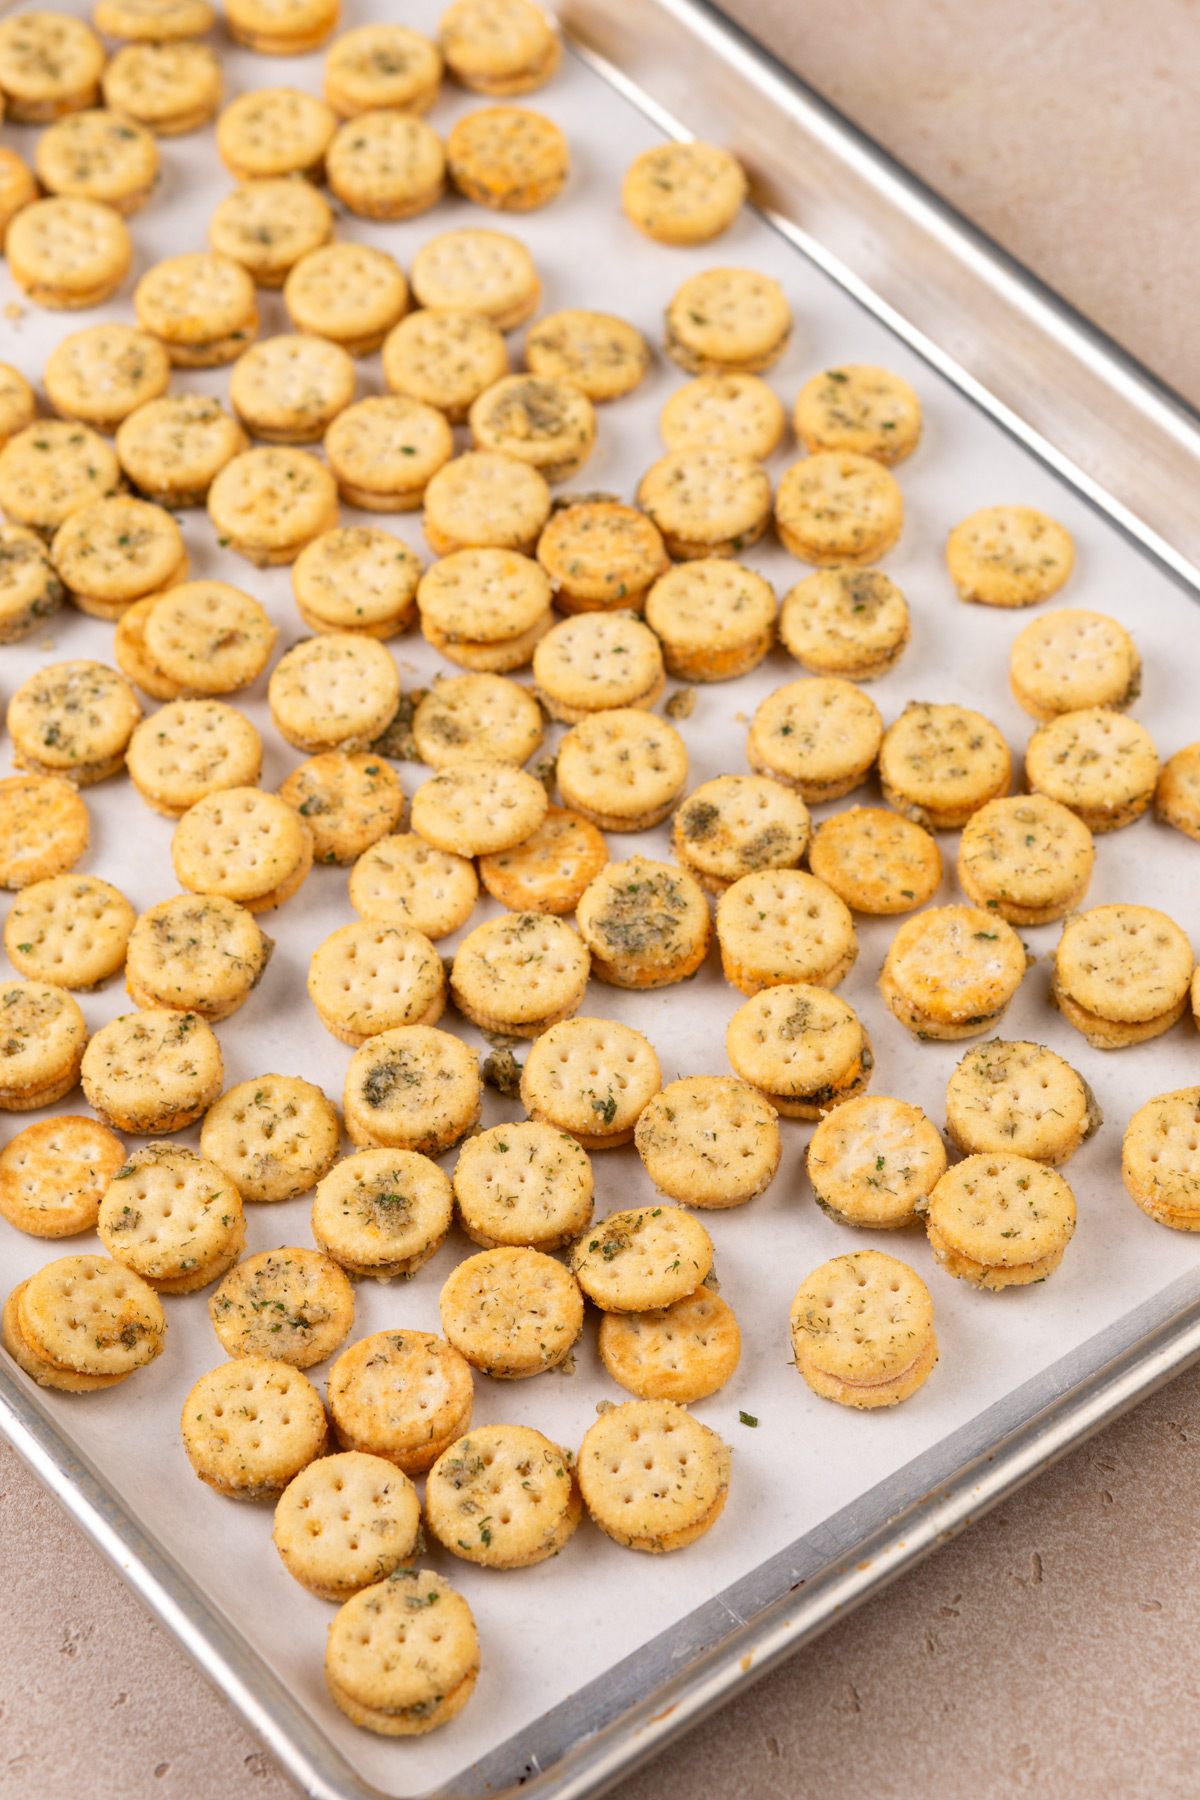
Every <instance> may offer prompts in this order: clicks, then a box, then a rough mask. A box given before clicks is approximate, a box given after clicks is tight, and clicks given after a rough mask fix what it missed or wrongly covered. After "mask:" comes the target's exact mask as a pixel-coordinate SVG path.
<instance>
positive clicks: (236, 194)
mask: <svg viewBox="0 0 1200 1800" xmlns="http://www.w3.org/2000/svg"><path fill="white" fill-rule="evenodd" d="M335 141H336V140H335ZM330 149H331V151H332V149H333V146H332V145H331V146H330ZM332 236H333V213H332V212H331V210H330V207H329V202H328V201H327V200H326V199H325V196H324V195H323V194H322V193H321V192H320V191H319V189H317V188H316V187H314V186H313V184H312V183H311V182H308V181H295V180H293V179H292V178H291V176H288V175H284V176H276V177H273V178H268V179H260V180H256V181H244V182H243V183H242V185H241V186H240V187H237V188H235V189H234V190H233V192H232V193H231V194H227V195H226V196H225V198H224V200H222V201H221V202H220V203H219V204H218V205H217V207H216V208H215V209H214V211H213V214H212V217H211V218H210V220H209V222H208V241H209V243H210V244H211V245H212V247H213V249H214V250H215V251H217V253H218V254H219V255H221V256H230V257H232V258H233V260H234V261H235V262H240V263H241V264H242V266H243V267H244V268H245V269H247V270H248V271H249V273H250V274H251V275H252V276H253V278H254V280H255V282H256V283H257V285H258V286H259V287H264V288H281V287H282V286H283V284H284V282H285V280H286V279H287V274H288V270H289V269H291V268H293V267H294V266H295V264H296V263H298V262H299V261H300V258H301V257H302V256H305V255H307V253H308V252H309V251H310V250H316V249H317V248H318V246H319V245H321V244H327V243H328V242H329V240H330V238H331V237H332Z"/></svg>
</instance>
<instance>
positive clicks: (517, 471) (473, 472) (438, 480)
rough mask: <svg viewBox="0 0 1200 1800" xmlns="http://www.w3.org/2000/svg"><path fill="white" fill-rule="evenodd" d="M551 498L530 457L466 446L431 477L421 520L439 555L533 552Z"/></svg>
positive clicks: (546, 515) (546, 485)
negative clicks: (479, 551)
mask: <svg viewBox="0 0 1200 1800" xmlns="http://www.w3.org/2000/svg"><path fill="white" fill-rule="evenodd" d="M418 316H419V317H422V316H424V315H418ZM550 504H551V503H550V488H549V485H548V483H547V481H546V478H545V476H544V475H539V473H538V471H537V470H536V469H531V468H530V467H529V465H528V464H527V463H521V462H517V460H516V458H515V457H512V456H504V455H502V454H501V453H500V452H498V451H492V450H468V451H465V452H464V454H463V455H462V456H455V457H453V458H451V460H450V461H449V462H448V463H445V464H443V466H442V467H441V468H440V469H439V470H438V472H437V474H436V475H435V476H434V477H433V479H432V480H431V481H430V483H429V485H428V487H427V488H426V489H425V513H424V517H423V518H422V520H421V524H422V526H423V528H424V531H425V536H426V538H427V539H428V540H429V546H430V548H431V549H432V550H433V552H434V553H435V555H437V556H452V555H453V554H454V552H455V551H456V550H474V549H494V550H515V551H517V552H519V553H520V554H522V555H532V553H533V551H534V549H535V548H536V546H537V542H538V538H539V535H540V533H541V530H542V527H543V526H544V525H545V523H546V520H547V519H548V518H549V517H550Z"/></svg>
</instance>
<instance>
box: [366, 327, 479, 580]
mask: <svg viewBox="0 0 1200 1800" xmlns="http://www.w3.org/2000/svg"><path fill="white" fill-rule="evenodd" d="M508 372H509V363H508V347H507V345H506V344H505V342H504V337H503V334H502V333H501V332H500V331H499V330H498V329H497V328H496V326H495V325H493V324H492V322H491V320H490V319H484V318H481V317H480V316H479V314H478V313H472V312H451V311H444V310H442V309H440V308H439V309H437V310H435V311H430V310H428V309H427V308H426V309H422V310H421V311H419V312H414V313H409V315H408V317H407V318H405V319H401V320H400V322H399V324H398V325H396V326H395V327H394V328H393V329H392V330H391V331H390V332H389V333H388V335H387V337H386V339H385V340H384V345H383V378H384V380H385V381H386V382H387V385H388V387H389V388H390V389H391V390H392V392H393V393H394V394H407V395H408V397H409V399H410V400H420V401H422V402H423V403H424V404H425V405H426V406H436V407H437V409H438V411H439V412H441V413H444V414H445V416H446V418H447V419H448V420H449V421H450V423H451V424H452V425H463V424H465V423H466V418H467V414H468V412H469V411H470V409H471V407H472V405H473V404H474V402H475V401H476V400H478V398H479V396H480V394H482V393H483V391H484V389H485V388H489V387H491V385H492V383H493V382H494V381H499V380H500V379H501V377H502V376H504V375H507V374H508ZM428 504H429V496H428V493H427V494H426V505H428ZM434 547H435V548H437V546H436V545H435V546H434Z"/></svg>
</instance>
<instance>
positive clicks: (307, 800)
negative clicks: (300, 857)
mask: <svg viewBox="0 0 1200 1800" xmlns="http://www.w3.org/2000/svg"><path fill="white" fill-rule="evenodd" d="M279 797H280V799H281V800H286V801H287V803H288V805H289V806H294V807H295V809H296V811H297V812H298V813H299V814H300V817H301V818H302V819H303V820H304V821H305V822H306V824H307V825H308V829H309V830H310V832H311V833H312V840H313V856H314V859H315V860H316V861H317V862H321V863H350V862H355V861H357V859H358V858H359V857H360V856H361V855H362V854H363V852H364V851H366V850H369V849H370V848H371V845H372V844H375V843H378V841H379V839H380V838H381V837H386V836H387V835H388V833H389V832H392V831H394V830H395V829H396V827H397V825H399V824H400V823H401V821H402V820H403V817H404V789H403V788H402V787H401V786H400V778H399V776H398V775H396V774H395V773H394V772H393V770H391V769H390V768H389V767H388V765H387V763H385V762H384V761H383V759H382V757H380V756H376V755H373V754H372V752H371V751H369V750H350V751H347V750H324V751H322V752H321V753H320V754H319V755H318V756H310V757H309V759H308V761H307V762H302V763H301V764H300V767H299V768H298V769H293V770H292V772H291V774H290V775H289V776H288V778H287V780H286V781H285V782H284V783H283V785H282V787H281V788H280V790H279Z"/></svg>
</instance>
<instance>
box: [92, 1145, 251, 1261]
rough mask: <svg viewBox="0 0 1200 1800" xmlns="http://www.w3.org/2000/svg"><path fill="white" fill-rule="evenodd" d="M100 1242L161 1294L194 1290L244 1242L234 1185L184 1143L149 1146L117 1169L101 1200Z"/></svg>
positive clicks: (238, 1251)
mask: <svg viewBox="0 0 1200 1800" xmlns="http://www.w3.org/2000/svg"><path fill="white" fill-rule="evenodd" d="M96 1230H97V1231H98V1233H99V1234H100V1242H101V1243H102V1244H103V1245H104V1248H105V1249H106V1250H107V1251H108V1254H109V1255H110V1256H111V1257H112V1258H113V1259H114V1261H116V1262H119V1263H123V1264H124V1265H125V1267H126V1268H127V1269H132V1270H133V1271H134V1273H135V1274H137V1275H140V1276H141V1278H142V1280H143V1281H146V1282H149V1284H150V1286H151V1287H152V1288H155V1289H157V1291H158V1292H159V1293H160V1294H191V1293H194V1292H195V1291H196V1289H197V1288H202V1287H207V1286H208V1284H209V1282H210V1281H215V1280H216V1279H217V1277H218V1276H220V1275H223V1274H224V1273H225V1271H226V1269H228V1268H230V1267H231V1266H232V1264H233V1263H235V1262H236V1261H237V1259H238V1257H239V1256H240V1255H241V1253H242V1251H243V1249H244V1248H245V1245H246V1228H245V1221H244V1219H243V1217H242V1203H241V1200H240V1199H239V1198H238V1193H237V1189H236V1188H235V1187H234V1186H233V1184H232V1182H230V1181H229V1180H228V1179H227V1178H226V1177H225V1175H223V1173H222V1172H221V1170H220V1169H218V1168H217V1167H216V1165H215V1164H214V1163H210V1162H209V1161H207V1159H206V1158H205V1157H203V1156H197V1155H196V1152H195V1151H194V1150H187V1149H185V1148H184V1146H183V1145H182V1144H149V1145H147V1147H146V1148H145V1149H144V1150H137V1151H135V1152H134V1154H133V1155H132V1156H131V1157H130V1158H129V1161H128V1162H127V1163H124V1164H122V1166H121V1167H120V1168H119V1169H118V1170H117V1172H116V1174H115V1175H114V1176H113V1178H112V1180H111V1181H110V1182H109V1184H108V1187H107V1188H106V1189H105V1191H104V1197H103V1199H102V1200H101V1202H100V1213H99V1217H98V1219H97V1221H96Z"/></svg>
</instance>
